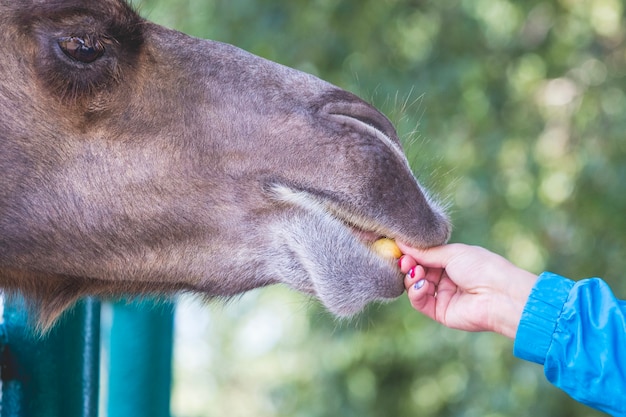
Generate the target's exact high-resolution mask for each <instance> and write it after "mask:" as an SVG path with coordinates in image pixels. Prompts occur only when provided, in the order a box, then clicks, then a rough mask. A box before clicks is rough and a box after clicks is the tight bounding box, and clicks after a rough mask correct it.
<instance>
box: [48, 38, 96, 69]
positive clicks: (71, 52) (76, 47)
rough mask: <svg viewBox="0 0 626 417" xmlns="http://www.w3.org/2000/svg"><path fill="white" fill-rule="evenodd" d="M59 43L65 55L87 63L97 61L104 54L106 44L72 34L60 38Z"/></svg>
mask: <svg viewBox="0 0 626 417" xmlns="http://www.w3.org/2000/svg"><path fill="white" fill-rule="evenodd" d="M58 43H59V47H61V50H62V51H63V53H64V54H65V55H67V56H69V57H70V58H72V59H73V60H75V61H79V62H83V63H85V64H89V63H91V62H93V61H95V60H96V59H98V58H100V57H101V56H102V54H104V45H102V43H101V42H100V41H98V40H96V39H90V38H79V37H76V36H71V37H67V38H60V39H59V40H58Z"/></svg>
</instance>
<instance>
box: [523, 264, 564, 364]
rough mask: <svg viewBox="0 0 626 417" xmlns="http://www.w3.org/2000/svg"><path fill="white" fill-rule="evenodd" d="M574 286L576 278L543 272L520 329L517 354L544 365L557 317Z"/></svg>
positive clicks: (533, 290)
mask: <svg viewBox="0 0 626 417" xmlns="http://www.w3.org/2000/svg"><path fill="white" fill-rule="evenodd" d="M573 286H574V281H572V280H569V279H566V278H563V277H562V276H560V275H557V274H553V273H551V272H544V273H543V274H541V275H539V279H538V280H537V282H536V283H535V286H534V288H533V289H532V291H531V293H530V296H529V297H528V301H527V302H526V305H525V306H524V311H523V312H522V318H521V320H520V323H519V326H518V328H517V334H516V335H515V343H514V345H513V354H514V355H515V356H517V357H518V358H520V359H524V360H527V361H530V362H535V363H538V364H541V365H543V364H544V361H545V358H546V354H547V352H548V349H549V348H550V344H551V343H552V335H553V334H554V330H555V328H556V323H557V320H558V318H559V316H560V315H561V311H562V310H563V304H564V303H565V301H566V300H567V297H568V295H569V293H570V290H571V289H572V287H573Z"/></svg>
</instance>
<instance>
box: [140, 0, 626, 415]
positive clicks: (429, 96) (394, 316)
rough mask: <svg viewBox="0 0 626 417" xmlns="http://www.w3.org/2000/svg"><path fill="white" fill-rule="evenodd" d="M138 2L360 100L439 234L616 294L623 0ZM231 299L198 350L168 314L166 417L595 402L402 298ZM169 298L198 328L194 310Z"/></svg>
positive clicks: (487, 410) (497, 343)
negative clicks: (423, 194) (394, 144)
mask: <svg viewBox="0 0 626 417" xmlns="http://www.w3.org/2000/svg"><path fill="white" fill-rule="evenodd" d="M140 10H141V11H142V13H143V14H144V15H145V16H146V17H148V18H150V19H152V20H155V21H157V22H159V23H161V24H164V25H166V26H170V27H173V28H176V29H179V30H182V31H184V32H187V33H189V34H192V35H196V36H199V37H206V38H212V39H215V40H220V41H224V42H228V43H232V44H235V45H237V46H240V47H242V48H244V49H247V50H249V51H251V52H253V53H255V54H258V55H261V56H263V57H265V58H268V59H271V60H275V61H278V62H280V63H283V64H285V65H288V66H292V67H295V68H298V69H301V70H303V71H307V72H310V73H313V74H315V75H318V76H319V77H321V78H324V79H326V80H328V81H330V82H332V83H334V84H337V85H339V86H340V87H342V88H345V89H348V90H351V91H353V92H355V93H357V94H359V95H360V96H362V97H363V98H365V99H367V100H370V101H371V102H373V103H374V104H375V105H376V106H377V107H379V108H381V109H382V110H383V111H384V112H386V113H387V115H388V116H389V117H390V118H391V119H392V121H394V123H395V124H396V125H397V127H398V130H399V132H400V134H401V136H402V137H403V138H404V141H405V147H406V151H407V154H408V155H409V158H410V161H411V164H412V166H413V168H414V170H415V172H416V173H417V174H418V175H419V178H420V180H421V181H423V182H424V183H426V185H428V186H429V187H431V188H432V189H434V190H435V194H437V195H439V196H440V197H441V198H442V199H443V200H444V201H446V202H447V203H448V204H449V206H450V212H451V215H452V218H453V221H454V224H455V232H454V236H453V239H452V240H454V241H463V242H468V243H476V244H480V245H484V246H486V247H488V248H490V249H492V250H495V251H497V252H500V253H502V254H503V255H505V256H507V257H508V258H510V259H511V260H512V261H514V262H516V263H517V264H519V265H520V266H523V267H526V268H529V269H531V270H533V271H536V272H540V271H542V270H545V269H550V270H554V271H556V272H559V273H561V274H564V275H566V276H570V277H572V278H575V279H578V278H583V277H587V276H594V275H595V276H602V277H604V278H605V279H606V280H607V281H608V282H609V283H610V284H611V285H612V286H613V288H614V289H615V291H616V292H617V294H619V295H621V296H622V297H624V295H626V280H623V279H621V278H622V276H623V271H624V270H626V215H625V214H624V213H625V212H626V138H625V137H624V135H625V133H624V132H626V96H625V94H624V87H625V86H626V85H625V81H626V78H625V77H626V43H625V36H626V27H625V25H624V5H623V3H622V2H621V1H620V0H558V1H556V0H555V1H538V0H529V1H527V2H514V1H512V0H511V1H509V0H460V1H456V0H455V1H452V0H343V1H332V0H309V1H303V0H292V1H289V2H287V1H281V0H229V1H225V0H144V1H142V2H141V5H140ZM244 298H245V300H244V301H240V302H237V303H234V304H232V305H229V306H227V307H216V306H213V307H212V308H211V310H210V311H207V310H208V309H205V310H203V311H204V313H202V314H205V315H206V316H207V319H206V325H205V326H204V327H203V330H202V334H203V337H204V338H205V339H203V340H205V341H204V342H202V343H203V344H204V345H206V346H205V347H206V350H205V351H203V353H197V352H195V353H194V354H190V353H189V349H191V348H192V347H191V345H192V344H193V343H195V342H193V341H192V339H185V337H190V335H191V334H194V333H198V331H197V330H188V331H187V333H185V330H184V329H185V326H187V325H185V324H184V322H183V319H182V318H180V317H179V318H180V320H179V322H180V323H179V327H181V326H182V328H183V330H181V332H182V333H181V334H182V335H183V336H181V337H183V340H186V341H187V344H186V345H185V344H184V343H183V344H182V345H183V346H180V345H179V347H178V348H177V349H179V350H178V351H179V356H185V357H186V359H187V362H182V361H181V362H180V364H179V370H178V371H177V372H176V375H177V380H176V382H177V385H176V388H175V397H174V411H175V414H177V415H179V416H180V417H187V416H189V417H191V416H196V415H198V416H199V415H202V416H222V415H228V416H256V417H259V416H291V417H293V416H302V417H314V416H338V415H340V416H359V417H367V416H381V417H382V416H410V415H415V416H464V417H473V416H477V417H478V416H481V417H482V416H491V417H496V416H535V415H550V416H563V417H565V416H567V417H581V416H596V415H600V413H597V412H594V411H592V410H590V409H589V408H587V407H584V406H581V405H578V404H576V403H575V402H574V401H573V400H571V399H569V398H567V396H566V395H564V394H563V393H561V392H560V391H558V390H556V389H554V388H552V387H551V386H550V385H549V384H548V383H546V382H545V380H544V378H543V374H542V369H541V368H540V367H539V366H536V365H532V364H526V363H522V362H520V361H518V360H516V359H515V358H513V357H512V354H511V347H512V344H511V342H510V341H508V340H503V338H501V337H498V336H494V335H488V334H463V333H460V332H455V331H451V330H447V329H444V328H442V327H441V326H438V325H436V324H434V323H431V322H429V321H427V320H426V319H424V318H423V317H420V316H418V314H417V313H415V312H413V311H412V310H411V309H410V308H409V306H408V303H406V301H404V300H403V301H398V302H395V303H392V304H389V305H385V306H372V307H371V308H370V309H369V310H368V311H366V312H365V313H364V314H363V315H361V316H360V317H358V318H357V319H355V320H354V321H353V322H340V323H338V322H336V321H335V320H334V319H332V318H331V317H330V316H329V315H328V314H326V313H324V312H322V310H321V308H320V307H319V306H318V305H317V304H316V303H314V302H311V303H307V302H306V301H303V298H302V296H301V295H298V294H295V293H293V292H289V291H286V290H284V289H281V288H272V289H265V290H262V291H257V292H253V293H251V294H249V295H247V296H245V297H244ZM186 308H187V309H188V310H184V309H183V313H182V314H181V316H182V317H184V316H185V313H184V311H191V312H194V313H193V314H194V317H196V321H197V317H198V314H201V313H197V312H195V310H194V309H197V305H195V304H193V303H191V304H189V305H188V306H187V307H186ZM188 314H192V313H188ZM217 315H219V317H220V318H219V319H216V318H215V316H217ZM185 334H186V335H187V336H185ZM193 340H196V342H197V340H199V339H197V338H196V339H193ZM259 346H260V347H259ZM198 354H199V355H204V357H205V358H206V359H205V360H203V361H201V363H195V364H192V365H189V363H188V362H189V359H190V358H191V357H194V356H195V355H198ZM196 360H198V359H196ZM185 363H186V364H185Z"/></svg>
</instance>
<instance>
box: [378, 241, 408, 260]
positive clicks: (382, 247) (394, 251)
mask: <svg viewBox="0 0 626 417" xmlns="http://www.w3.org/2000/svg"><path fill="white" fill-rule="evenodd" d="M372 250H373V251H374V252H376V253H377V254H378V255H380V256H381V257H383V258H387V259H398V258H400V257H401V256H402V252H401V251H400V248H399V247H398V245H396V242H394V240H393V239H389V238H387V237H383V238H380V239H378V240H377V241H376V242H374V243H373V244H372Z"/></svg>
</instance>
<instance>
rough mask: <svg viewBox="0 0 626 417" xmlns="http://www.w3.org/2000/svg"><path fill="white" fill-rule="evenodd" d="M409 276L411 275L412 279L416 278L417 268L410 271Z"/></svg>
mask: <svg viewBox="0 0 626 417" xmlns="http://www.w3.org/2000/svg"><path fill="white" fill-rule="evenodd" d="M407 275H410V276H411V278H415V267H413V268H411V269H409V272H408V274H407Z"/></svg>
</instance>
